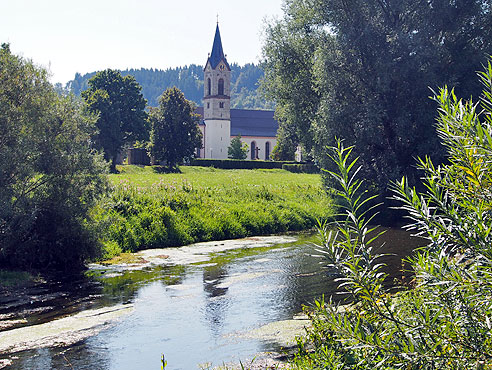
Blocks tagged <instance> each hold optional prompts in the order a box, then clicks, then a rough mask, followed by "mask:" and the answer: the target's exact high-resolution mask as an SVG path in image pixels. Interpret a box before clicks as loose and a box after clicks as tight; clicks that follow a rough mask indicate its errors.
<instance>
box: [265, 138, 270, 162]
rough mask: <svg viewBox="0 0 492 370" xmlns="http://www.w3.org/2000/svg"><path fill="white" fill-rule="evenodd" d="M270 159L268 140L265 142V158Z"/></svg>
mask: <svg viewBox="0 0 492 370" xmlns="http://www.w3.org/2000/svg"><path fill="white" fill-rule="evenodd" d="M269 159H270V142H269V141H267V142H266V143H265V160H267V161H268V160H269Z"/></svg>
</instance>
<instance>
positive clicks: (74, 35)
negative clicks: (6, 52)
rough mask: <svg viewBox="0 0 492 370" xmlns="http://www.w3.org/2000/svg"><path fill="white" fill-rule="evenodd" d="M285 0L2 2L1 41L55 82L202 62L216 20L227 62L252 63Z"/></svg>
mask: <svg viewBox="0 0 492 370" xmlns="http://www.w3.org/2000/svg"><path fill="white" fill-rule="evenodd" d="M281 3H282V0H224V1H203V0H83V1H82V0H79V1H72V0H0V43H3V42H8V43H10V48H11V50H12V52H13V53H14V54H18V55H22V56H23V57H25V58H29V59H32V60H33V61H34V62H35V63H37V64H40V65H43V66H44V67H48V68H49V70H50V71H51V73H52V75H53V77H52V82H62V83H66V82H67V81H69V80H71V79H73V77H74V75H75V73H76V72H79V73H82V74H84V73H86V72H92V71H96V70H102V69H106V68H114V69H126V68H141V67H145V68H151V67H152V68H159V69H166V68H168V67H178V66H184V65H187V64H205V62H206V59H207V55H208V53H209V52H210V51H211V48H212V42H213V37H214V33H215V26H216V21H217V14H218V15H219V27H220V32H221V36H222V45H223V47H224V52H225V53H226V54H227V59H228V61H229V62H230V63H233V62H237V63H239V64H245V63H250V62H257V61H258V60H259V56H260V55H261V44H262V41H261V34H262V30H263V24H264V19H265V18H267V19H271V18H272V17H275V16H277V17H279V16H280V15H281V13H282V12H281Z"/></svg>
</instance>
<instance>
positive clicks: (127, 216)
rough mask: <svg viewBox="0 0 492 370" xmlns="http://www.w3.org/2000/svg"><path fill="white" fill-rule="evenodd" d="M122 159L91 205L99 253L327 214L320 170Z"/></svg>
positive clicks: (277, 228) (305, 224)
mask: <svg viewBox="0 0 492 370" xmlns="http://www.w3.org/2000/svg"><path fill="white" fill-rule="evenodd" d="M180 170H181V173H167V174H166V173H159V172H157V170H156V169H155V168H152V167H137V166H122V167H119V171H120V173H119V174H115V175H110V181H111V183H112V186H113V191H112V192H111V193H110V196H109V197H107V198H106V199H104V200H103V201H102V202H101V203H100V204H99V206H98V207H97V208H96V209H95V210H94V212H95V217H96V218H97V219H98V220H99V221H100V224H101V225H102V227H104V229H105V230H106V231H107V232H106V233H105V234H106V235H105V237H104V244H105V255H104V256H103V257H104V258H109V257H112V256H114V255H117V254H119V253H122V252H135V251H138V250H141V249H147V248H162V247H169V246H181V245H186V244H190V243H194V242H199V241H208V240H221V239H233V238H241V237H246V236H252V235H267V234H275V233H282V232H287V231H298V230H305V229H310V228H312V227H314V226H315V225H316V224H317V219H324V218H327V217H329V216H330V215H331V214H332V206H331V202H330V199H329V197H328V196H327V195H326V193H325V191H324V190H323V188H322V185H321V179H320V175H317V174H299V173H291V172H288V171H284V170H220V169H214V168H208V167H192V166H186V167H181V168H180Z"/></svg>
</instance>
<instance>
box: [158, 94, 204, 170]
mask: <svg viewBox="0 0 492 370" xmlns="http://www.w3.org/2000/svg"><path fill="white" fill-rule="evenodd" d="M199 117H200V116H199V115H197V114H195V113H194V106H193V103H191V102H190V101H188V100H186V98H185V96H184V95H183V93H182V92H181V91H180V90H179V89H177V88H176V87H172V88H169V89H167V90H166V91H164V93H163V94H162V96H161V97H160V99H159V106H158V107H157V108H155V109H152V110H151V112H150V118H149V120H150V124H151V132H150V149H151V154H152V156H153V157H154V158H155V160H157V161H165V162H166V163H167V165H168V166H169V167H170V168H176V166H177V164H178V163H180V162H182V161H183V160H184V159H188V158H192V157H194V155H195V151H196V149H199V148H202V133H201V131H200V129H199V127H198V121H199Z"/></svg>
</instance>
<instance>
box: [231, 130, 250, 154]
mask: <svg viewBox="0 0 492 370" xmlns="http://www.w3.org/2000/svg"><path fill="white" fill-rule="evenodd" d="M227 156H228V157H229V158H230V159H246V157H247V156H248V144H246V143H243V142H242V141H241V135H237V136H236V137H234V138H232V139H231V145H230V146H229V147H228V148H227Z"/></svg>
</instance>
